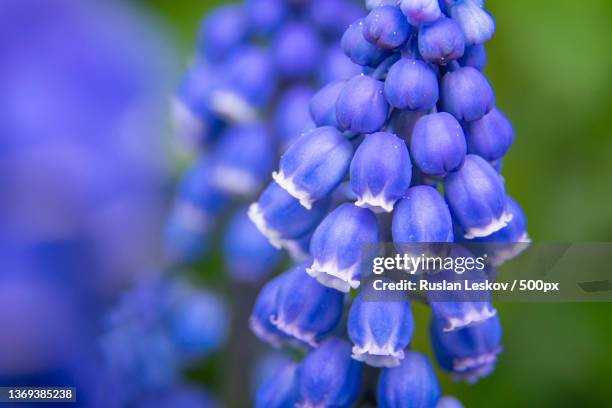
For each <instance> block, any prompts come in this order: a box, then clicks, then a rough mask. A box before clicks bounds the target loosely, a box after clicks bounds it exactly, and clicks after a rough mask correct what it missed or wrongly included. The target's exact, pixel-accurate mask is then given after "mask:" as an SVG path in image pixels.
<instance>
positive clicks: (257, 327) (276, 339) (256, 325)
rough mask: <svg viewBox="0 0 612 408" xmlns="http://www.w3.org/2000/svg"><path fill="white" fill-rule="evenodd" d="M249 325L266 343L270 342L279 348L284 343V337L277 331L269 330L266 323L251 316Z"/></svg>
mask: <svg viewBox="0 0 612 408" xmlns="http://www.w3.org/2000/svg"><path fill="white" fill-rule="evenodd" d="M249 327H250V328H251V331H252V332H253V333H255V335H256V336H257V337H258V338H259V339H260V340H262V341H264V342H265V343H268V344H269V345H271V346H272V347H274V348H278V347H280V346H281V344H282V343H283V338H282V337H281V336H279V335H278V334H276V333H271V332H270V331H268V330H267V329H266V328H265V327H264V325H262V324H261V322H260V321H259V320H257V319H254V318H253V317H251V318H250V319H249Z"/></svg>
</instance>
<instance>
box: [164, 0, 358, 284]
mask: <svg viewBox="0 0 612 408" xmlns="http://www.w3.org/2000/svg"><path fill="white" fill-rule="evenodd" d="M364 13H365V10H363V9H362V8H361V7H360V6H359V5H358V4H357V3H355V2H353V1H352V0H313V1H286V0H245V1H244V2H243V3H240V4H231V5H224V6H220V7H218V8H217V9H215V10H214V11H213V12H211V13H210V14H209V15H208V16H207V17H206V18H205V19H204V20H203V23H202V26H201V29H200V32H199V36H198V44H197V50H196V55H195V62H194V63H193V65H192V66H191V67H190V68H189V70H188V72H187V73H186V74H185V76H184V78H183V80H182V82H181V84H180V86H179V88H178V92H177V94H176V96H175V98H174V101H173V108H174V119H175V122H176V125H177V132H178V136H179V137H180V139H182V140H183V141H186V142H187V144H188V145H189V146H190V148H191V150H192V151H193V152H195V156H197V158H196V160H195V162H194V164H193V165H191V166H190V169H189V170H188V171H187V172H186V173H185V175H184V176H183V177H182V181H181V186H180V187H179V189H178V192H177V196H176V200H175V204H174V206H173V209H172V211H171V215H170V217H169V220H168V224H167V228H166V238H165V248H166V253H167V257H168V258H169V261H170V262H171V264H172V265H182V264H185V263H190V262H193V261H195V260H197V259H199V258H200V257H201V256H202V255H203V254H204V253H205V252H206V250H207V249H209V248H210V246H211V245H212V244H213V243H211V236H212V234H213V232H214V231H215V229H216V228H218V227H219V224H220V221H221V220H226V219H227V218H229V221H228V222H227V223H224V224H223V226H224V227H223V229H224V239H223V241H222V242H221V247H222V252H223V255H224V261H225V266H226V270H227V273H228V274H229V275H230V277H231V278H232V279H233V280H234V281H237V282H244V283H256V282H261V281H263V280H265V278H266V277H267V276H269V274H270V273H271V272H273V271H274V270H275V268H276V266H277V265H278V264H279V261H280V258H281V253H280V251H278V249H277V248H275V246H278V245H276V242H275V241H273V242H272V245H271V244H270V243H268V240H267V239H266V238H265V237H264V236H263V235H262V234H261V233H259V231H258V230H257V228H256V227H255V226H254V225H253V224H252V223H251V222H250V221H249V219H248V217H247V215H246V214H247V209H246V208H244V207H242V206H241V203H242V204H244V203H245V201H250V200H253V198H255V197H256V196H257V195H258V194H259V193H261V191H262V189H263V187H264V186H265V184H266V183H267V182H268V180H269V177H270V173H271V172H272V169H273V167H274V163H275V162H276V160H277V157H278V153H279V152H280V151H282V150H283V149H285V148H286V146H288V145H289V144H290V143H291V142H292V140H293V139H294V138H295V137H297V136H298V135H299V134H300V133H301V132H303V131H305V130H307V129H310V128H313V127H314V124H313V123H312V120H311V118H310V115H309V114H308V105H309V102H310V99H311V97H312V96H313V95H314V93H315V89H316V87H318V86H319V85H320V84H323V83H326V82H328V81H336V80H344V79H346V78H349V77H351V76H353V75H355V74H356V73H358V72H360V67H359V66H358V65H356V64H354V63H353V62H351V60H350V59H349V58H347V57H346V56H345V55H344V53H343V52H342V49H341V48H340V47H339V45H338V40H339V38H340V36H341V35H342V32H343V31H344V29H345V28H346V27H347V26H348V25H349V24H350V22H351V21H352V20H354V19H355V18H357V17H359V16H361V15H362V14H364ZM297 210H298V211H299V209H297ZM294 215H295V216H296V217H298V214H297V213H296V214H294ZM321 215H322V213H321ZM298 218H299V217H298ZM311 227H312V225H310V224H309V223H308V222H307V221H306V222H305V223H304V225H298V226H296V227H295V228H294V233H293V235H294V236H296V237H297V236H301V235H303V232H304V231H306V230H307V229H310V228H311ZM301 248H302V246H301V243H300V242H295V243H294V244H293V246H292V250H293V255H295V256H300V254H301V253H302V251H301Z"/></svg>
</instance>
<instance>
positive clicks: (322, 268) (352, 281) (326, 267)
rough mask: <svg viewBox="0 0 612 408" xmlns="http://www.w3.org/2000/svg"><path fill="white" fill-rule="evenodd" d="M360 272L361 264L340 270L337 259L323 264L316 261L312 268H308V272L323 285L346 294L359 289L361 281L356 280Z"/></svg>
mask: <svg viewBox="0 0 612 408" xmlns="http://www.w3.org/2000/svg"><path fill="white" fill-rule="evenodd" d="M358 271H359V263H357V264H355V265H351V266H349V267H348V268H344V269H340V267H339V266H338V263H337V261H336V260H335V259H334V260H332V261H329V262H326V263H323V264H321V263H319V261H317V260H316V259H315V260H314V261H313V263H312V265H311V266H310V268H306V272H307V273H308V274H309V275H310V276H312V277H313V278H315V279H316V280H317V281H318V282H319V283H320V284H321V285H324V286H327V287H329V288H332V289H336V290H339V291H340V292H344V293H347V292H349V291H350V290H351V288H352V289H357V288H358V287H359V284H360V282H359V279H356V275H358Z"/></svg>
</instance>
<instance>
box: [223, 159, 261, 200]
mask: <svg viewBox="0 0 612 408" xmlns="http://www.w3.org/2000/svg"><path fill="white" fill-rule="evenodd" d="M213 181H214V183H215V185H216V186H217V187H218V188H220V189H221V190H223V191H225V192H227V193H230V194H236V195H241V196H246V197H249V196H253V195H254V194H255V193H256V192H257V191H258V190H259V188H260V182H259V180H257V179H256V178H255V177H253V175H251V174H250V173H249V172H247V171H244V170H242V169H239V168H235V167H230V166H215V168H214V171H213Z"/></svg>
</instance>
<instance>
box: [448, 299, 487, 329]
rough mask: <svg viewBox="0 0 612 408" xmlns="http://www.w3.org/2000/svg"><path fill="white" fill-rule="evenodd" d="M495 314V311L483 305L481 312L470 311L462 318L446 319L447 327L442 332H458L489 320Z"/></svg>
mask: <svg viewBox="0 0 612 408" xmlns="http://www.w3.org/2000/svg"><path fill="white" fill-rule="evenodd" d="M496 314H497V310H495V309H493V308H492V307H490V306H489V305H485V306H483V308H482V309H481V310H476V309H473V310H470V312H469V313H467V314H465V316H463V317H462V318H454V317H451V318H448V319H446V321H447V324H448V326H447V327H445V328H444V331H445V332H451V331H454V330H459V329H462V328H464V327H467V326H470V325H472V324H475V323H478V322H483V321H485V320H487V319H490V318H492V317H493V316H495V315H496Z"/></svg>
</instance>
